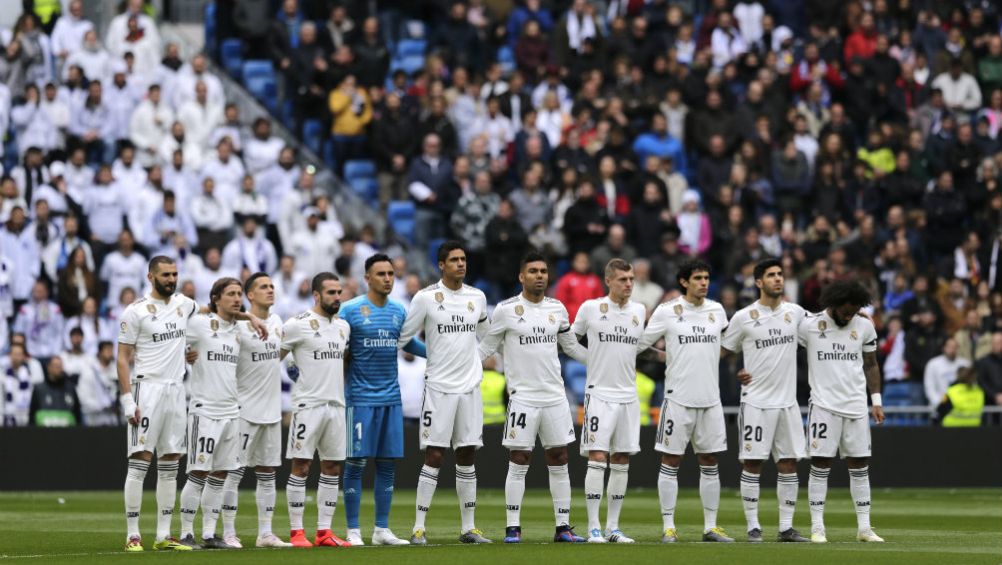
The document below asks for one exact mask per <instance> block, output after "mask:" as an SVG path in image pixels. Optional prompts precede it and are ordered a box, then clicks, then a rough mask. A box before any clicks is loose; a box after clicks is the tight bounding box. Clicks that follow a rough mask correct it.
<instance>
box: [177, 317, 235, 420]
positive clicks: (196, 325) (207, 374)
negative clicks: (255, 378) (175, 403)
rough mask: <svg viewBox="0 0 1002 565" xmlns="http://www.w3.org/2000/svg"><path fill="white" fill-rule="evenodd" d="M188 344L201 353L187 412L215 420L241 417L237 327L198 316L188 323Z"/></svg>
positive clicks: (192, 373) (196, 362) (191, 385)
mask: <svg viewBox="0 0 1002 565" xmlns="http://www.w3.org/2000/svg"><path fill="white" fill-rule="evenodd" d="M187 342H188V345H190V346H191V348H192V349H194V350H195V351H197V352H198V360H197V361H195V362H194V363H193V364H192V365H191V379H190V382H189V387H188V389H189V392H190V395H191V398H190V400H189V401H188V412H189V413H191V414H197V415H199V416H205V417H206V418H213V419H216V420H223V419H227V418H236V417H237V416H239V415H240V401H239V399H238V398H237V359H238V357H239V355H240V335H239V334H238V333H237V325H236V324H235V323H233V322H227V321H225V320H223V319H222V318H220V317H219V316H218V315H217V314H211V313H210V314H198V315H196V316H193V317H192V318H191V322H190V323H189V324H188V335H187Z"/></svg>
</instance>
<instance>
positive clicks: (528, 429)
mask: <svg viewBox="0 0 1002 565" xmlns="http://www.w3.org/2000/svg"><path fill="white" fill-rule="evenodd" d="M537 435H538V436H539V442H540V443H541V444H543V449H550V448H552V447H564V446H566V445H567V444H569V443H574V439H575V437H574V422H573V420H571V409H570V407H569V406H568V405H567V402H566V401H564V402H561V403H560V404H554V405H553V406H544V407H542V408H540V407H538V406H528V405H525V404H522V403H521V402H518V401H517V400H510V401H508V418H507V419H506V420H505V423H504V439H503V440H502V441H501V445H503V446H505V447H507V448H508V449H511V450H513V451H532V448H533V447H535V446H536V436H537Z"/></svg>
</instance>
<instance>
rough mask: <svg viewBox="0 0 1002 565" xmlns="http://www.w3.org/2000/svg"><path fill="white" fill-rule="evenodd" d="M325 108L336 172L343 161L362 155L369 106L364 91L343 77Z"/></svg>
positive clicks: (369, 110) (341, 166)
mask: <svg viewBox="0 0 1002 565" xmlns="http://www.w3.org/2000/svg"><path fill="white" fill-rule="evenodd" d="M328 108H329V109H330V112H331V115H332V117H333V120H332V123H331V134H332V135H333V136H334V156H335V159H336V160H337V167H338V171H339V172H340V171H341V170H343V169H344V163H345V161H347V160H349V159H357V158H360V157H362V156H363V154H364V144H365V128H366V126H368V124H369V122H370V121H371V120H372V103H371V102H370V101H369V94H368V93H367V92H366V91H365V89H364V88H358V87H357V85H356V83H355V76H354V75H351V74H349V75H346V76H345V77H344V79H343V80H342V81H341V83H340V84H339V85H338V87H337V89H335V90H332V91H331V93H330V97H329V99H328Z"/></svg>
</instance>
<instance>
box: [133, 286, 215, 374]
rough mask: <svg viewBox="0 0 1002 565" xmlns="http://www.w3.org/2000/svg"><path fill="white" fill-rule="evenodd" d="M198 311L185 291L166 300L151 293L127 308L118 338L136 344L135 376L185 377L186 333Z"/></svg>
mask: <svg viewBox="0 0 1002 565" xmlns="http://www.w3.org/2000/svg"><path fill="white" fill-rule="evenodd" d="M197 311H198V305H197V304H195V302H194V301H193V300H191V299H190V298H188V297H186V296H184V295H183V294H174V295H172V296H171V297H170V298H168V299H167V301H166V302H164V301H162V300H156V299H154V298H153V297H151V296H149V295H147V296H144V297H143V298H140V299H139V300H136V301H135V302H133V303H132V304H130V305H129V306H127V307H126V308H125V311H124V312H123V313H122V322H121V324H119V330H118V342H119V343H124V344H126V345H134V346H135V348H136V358H135V368H134V369H133V372H132V374H133V377H134V378H141V379H143V380H145V381H162V382H177V383H179V382H181V381H183V380H184V349H185V335H186V333H187V330H188V322H189V320H190V318H191V316H192V315H193V314H195V312H197Z"/></svg>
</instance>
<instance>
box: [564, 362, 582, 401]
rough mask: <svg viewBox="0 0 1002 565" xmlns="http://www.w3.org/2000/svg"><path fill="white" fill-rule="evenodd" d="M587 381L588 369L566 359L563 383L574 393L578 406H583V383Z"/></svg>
mask: <svg viewBox="0 0 1002 565" xmlns="http://www.w3.org/2000/svg"><path fill="white" fill-rule="evenodd" d="M587 380H588V368H587V367H585V366H584V365H583V364H581V363H579V362H577V361H575V360H573V359H568V360H567V364H566V365H565V366H564V382H565V383H566V384H567V387H568V388H570V389H571V392H573V393H574V396H575V398H577V401H578V404H584V396H585V382H586V381H587Z"/></svg>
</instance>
